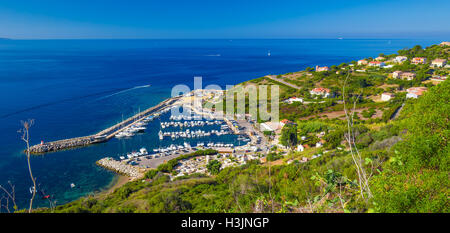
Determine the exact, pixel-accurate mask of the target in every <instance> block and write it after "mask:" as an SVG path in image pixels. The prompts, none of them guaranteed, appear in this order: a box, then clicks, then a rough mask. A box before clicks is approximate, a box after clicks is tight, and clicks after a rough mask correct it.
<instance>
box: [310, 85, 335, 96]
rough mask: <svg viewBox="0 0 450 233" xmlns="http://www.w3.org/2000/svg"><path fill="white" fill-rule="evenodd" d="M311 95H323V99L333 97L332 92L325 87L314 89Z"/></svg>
mask: <svg viewBox="0 0 450 233" xmlns="http://www.w3.org/2000/svg"><path fill="white" fill-rule="evenodd" d="M309 93H310V94H311V95H321V96H322V97H323V98H328V97H331V90H330V89H328V88H323V87H318V88H314V89H312V90H311V91H310V92H309Z"/></svg>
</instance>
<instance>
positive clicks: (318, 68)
mask: <svg viewBox="0 0 450 233" xmlns="http://www.w3.org/2000/svg"><path fill="white" fill-rule="evenodd" d="M329 70H330V68H328V66H322V67H321V66H316V72H322V71H329Z"/></svg>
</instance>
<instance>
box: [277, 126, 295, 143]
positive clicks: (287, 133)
mask: <svg viewBox="0 0 450 233" xmlns="http://www.w3.org/2000/svg"><path fill="white" fill-rule="evenodd" d="M280 141H281V144H282V145H283V146H288V147H293V146H295V145H297V141H298V139H297V126H296V125H294V124H286V125H285V126H284V127H283V129H282V130H281V139H280Z"/></svg>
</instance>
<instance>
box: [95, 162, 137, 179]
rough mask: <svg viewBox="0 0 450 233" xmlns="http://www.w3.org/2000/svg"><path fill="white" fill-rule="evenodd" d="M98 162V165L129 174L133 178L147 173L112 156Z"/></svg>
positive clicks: (125, 174)
mask: <svg viewBox="0 0 450 233" xmlns="http://www.w3.org/2000/svg"><path fill="white" fill-rule="evenodd" d="M96 163H97V165H99V166H101V167H104V168H106V169H108V170H111V171H114V172H116V173H119V174H121V175H124V176H128V177H130V178H131V179H132V180H135V179H140V178H143V177H144V174H145V171H143V170H142V169H139V168H137V167H134V166H131V165H129V164H126V163H124V162H120V161H117V160H115V159H113V158H111V157H106V158H103V159H100V160H98V161H97V162H96Z"/></svg>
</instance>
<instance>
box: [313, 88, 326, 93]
mask: <svg viewBox="0 0 450 233" xmlns="http://www.w3.org/2000/svg"><path fill="white" fill-rule="evenodd" d="M312 91H313V92H322V93H323V92H326V93H330V89H328V88H323V87H317V88H314V89H312Z"/></svg>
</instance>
